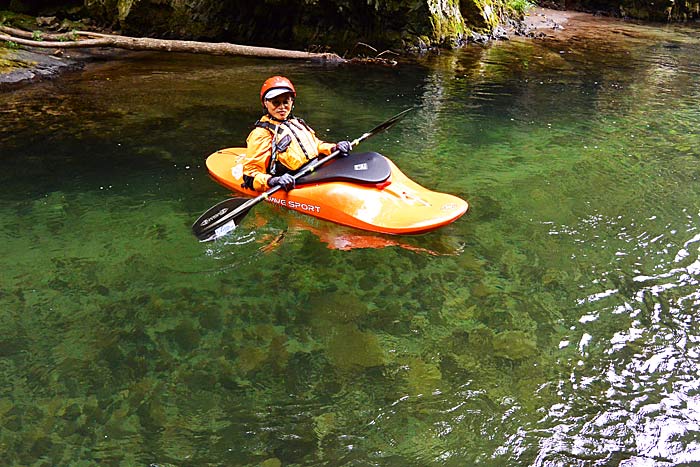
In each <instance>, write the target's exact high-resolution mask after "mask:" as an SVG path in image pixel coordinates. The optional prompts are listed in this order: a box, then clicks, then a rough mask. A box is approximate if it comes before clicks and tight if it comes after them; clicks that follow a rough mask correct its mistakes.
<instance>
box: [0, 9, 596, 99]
mask: <svg viewBox="0 0 700 467" xmlns="http://www.w3.org/2000/svg"><path fill="white" fill-rule="evenodd" d="M590 19H600V18H598V17H594V16H593V15H590V14H587V13H578V12H572V11H559V10H551V9H547V8H539V7H537V8H533V9H532V10H531V11H530V12H529V13H528V14H527V15H526V17H525V19H524V21H523V22H522V24H521V25H520V27H518V28H512V29H511V30H510V31H509V32H508V34H509V35H524V36H528V37H532V38H534V39H538V38H546V37H553V36H555V35H557V34H560V33H561V32H562V31H564V30H567V31H570V30H572V29H576V28H577V26H578V25H579V24H584V23H586V24H587V23H588V21H589V20H590ZM128 53H130V52H128V51H122V50H117V49H66V50H51V49H41V48H32V47H22V48H0V89H2V88H11V87H15V86H19V85H22V84H26V83H29V82H32V81H37V80H43V79H51V78H54V77H56V76H59V75H60V74H62V73H64V72H67V71H75V70H80V69H82V68H84V66H85V65H86V64H87V63H89V62H91V61H97V60H100V61H101V60H109V59H113V58H115V57H120V56H123V55H124V54H128Z"/></svg>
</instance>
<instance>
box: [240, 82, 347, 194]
mask: <svg viewBox="0 0 700 467" xmlns="http://www.w3.org/2000/svg"><path fill="white" fill-rule="evenodd" d="M296 96H297V93H296V89H294V85H293V84H292V82H291V81H290V80H289V79H287V78H285V77H284V76H273V77H271V78H268V79H267V80H266V81H265V82H264V83H263V85H262V88H261V89H260V102H261V103H262V106H263V112H264V114H263V116H262V118H260V120H258V121H257V122H255V129H253V131H251V132H250V134H249V135H248V139H247V140H246V143H247V149H246V157H247V160H246V162H245V163H244V164H243V188H252V189H254V190H256V191H266V190H267V189H268V188H270V187H273V186H277V185H281V186H282V187H283V188H284V189H285V190H287V191H289V190H291V189H292V188H294V177H292V174H294V173H295V172H296V171H297V170H299V169H300V168H301V167H302V166H303V165H304V164H306V163H307V162H309V161H310V160H313V159H315V158H316V157H318V155H319V154H324V155H328V154H330V153H332V152H333V151H335V150H336V149H337V150H338V151H340V154H341V155H342V156H347V155H348V154H349V153H350V149H351V145H350V142H349V141H340V142H338V143H327V142H324V141H321V140H320V139H318V138H317V137H316V133H315V132H314V130H312V129H311V127H310V126H309V125H307V124H306V122H304V120H302V119H300V118H296V117H295V116H294V114H292V110H294V101H295V99H296Z"/></svg>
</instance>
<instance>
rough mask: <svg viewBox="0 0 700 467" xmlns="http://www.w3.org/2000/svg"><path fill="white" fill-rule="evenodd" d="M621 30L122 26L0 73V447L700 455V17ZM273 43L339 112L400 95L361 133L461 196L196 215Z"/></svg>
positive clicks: (466, 456) (527, 458) (401, 460)
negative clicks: (16, 85)
mask: <svg viewBox="0 0 700 467" xmlns="http://www.w3.org/2000/svg"><path fill="white" fill-rule="evenodd" d="M610 37H612V39H611V38H610ZM610 37H586V38H581V37H570V36H562V39H561V40H558V41H554V40H548V41H523V40H513V41H510V42H502V43H496V44H492V45H491V46H490V47H485V48H481V47H472V48H469V49H466V50H463V51H458V52H455V53H443V54H441V55H440V56H436V57H425V58H423V59H421V60H420V61H418V62H417V63H415V64H413V65H403V66H400V67H398V68H395V69H385V68H373V67H369V68H366V67H358V66H346V67H325V66H320V65H312V64H300V63H275V62H271V61H256V60H243V59H224V58H201V57H192V56H165V55H160V56H159V55H137V56H134V57H133V58H131V59H129V60H127V61H126V62H120V63H117V64H114V65H108V64H102V65H98V66H93V67H91V68H90V69H88V70H87V71H85V72H82V73H78V74H72V75H68V76H64V77H62V78H61V79H59V80H56V81H52V82H47V83H42V84H37V85H33V86H30V87H26V88H23V89H21V90H17V91H14V92H7V93H4V94H2V95H0V153H1V158H2V159H1V160H2V164H3V170H2V171H0V183H1V186H2V188H0V197H1V202H0V219H1V220H2V224H1V225H2V227H0V258H2V260H1V261H2V272H1V273H0V274H1V275H0V278H1V282H0V453H2V454H1V456H2V459H3V461H2V462H3V464H4V465H11V466H20V465H21V466H49V465H70V466H93V465H100V466H147V465H149V464H158V465H160V466H178V467H180V466H183V467H184V466H192V467H194V466H257V465H263V466H265V467H273V466H279V465H284V466H382V467H384V466H386V467H405V466H448V467H457V466H459V467H462V466H469V465H486V466H505V465H507V466H530V465H532V466H611V465H615V466H618V465H619V466H626V467H631V466H634V467H637V466H671V465H692V464H693V463H695V462H700V438H699V436H698V433H699V432H700V426H699V424H700V382H699V380H698V378H697V376H698V368H697V362H698V357H699V353H700V349H699V348H698V342H699V341H700V328H699V326H698V320H697V318H696V314H697V312H698V309H699V308H700V293H699V292H698V290H699V289H698V280H699V279H700V257H699V256H700V255H699V251H700V250H699V246H700V231H699V228H700V185H699V184H698V176H699V175H700V167H699V166H698V162H699V160H700V159H699V158H700V149H698V147H700V132H699V131H698V128H699V127H700V106H699V105H698V102H700V45H698V44H700V41H698V39H700V31H699V30H698V29H697V28H686V27H675V28H664V29H655V28H648V27H637V26H633V25H629V24H622V25H620V26H619V30H616V31H614V33H613V34H611V35H610ZM278 73H280V74H286V75H287V76H290V77H291V78H292V79H293V80H294V82H295V83H296V84H297V86H298V90H299V93H300V100H299V102H298V106H297V113H298V114H299V115H301V116H303V117H304V118H305V119H306V120H307V121H308V122H309V123H311V124H312V126H314V127H315V128H316V129H317V130H318V132H319V133H320V134H321V136H323V137H324V138H327V139H329V140H335V139H340V138H346V137H351V138H352V137H356V136H358V135H360V134H362V133H363V132H365V131H367V130H368V129H370V128H372V127H373V126H375V125H376V124H377V123H379V122H381V121H383V120H384V119H385V118H387V117H389V116H391V115H393V114H395V113H397V112H398V111H400V110H402V109H404V108H406V107H409V106H417V110H416V111H415V112H414V113H413V114H412V115H411V116H410V117H409V118H407V119H405V120H404V121H403V122H402V123H401V124H400V125H399V126H397V127H395V128H394V129H392V130H391V132H390V133H387V134H383V135H380V136H377V137H375V138H373V139H371V140H369V141H367V142H366V143H364V144H363V149H371V150H377V151H380V152H382V153H384V154H386V155H388V156H389V157H391V158H392V159H393V160H394V161H395V162H396V163H397V165H399V166H400V167H401V168H402V170H403V171H404V172H405V173H406V174H408V175H409V176H411V177H412V178H413V179H414V180H416V181H418V182H420V183H421V184H423V185H425V186H428V187H430V188H434V189H438V190H440V191H446V192H450V193H454V194H456V195H458V196H461V197H463V198H465V199H467V200H469V201H470V203H471V204H472V209H471V211H470V213H468V214H467V215H466V216H465V217H463V218H462V219H460V220H459V221H457V222H456V223H455V224H452V225H450V226H448V227H446V228H444V229H441V230H439V231H437V232H433V233H430V234H428V235H423V236H418V237H381V236H379V237H377V236H374V237H373V236H371V235H368V234H362V233H361V232H359V231H354V230H352V229H345V228H339V227H336V226H333V225H331V224H327V223H324V222H320V221H314V220H311V219H308V218H302V217H300V216H298V215H295V214H291V213H288V212H283V211H279V210H277V209H275V208H273V207H271V206H267V205H260V206H258V207H256V208H255V210H254V212H253V213H251V215H249V216H248V217H247V218H246V221H245V223H244V224H243V225H242V226H241V227H240V228H239V229H238V230H236V231H235V232H234V233H232V234H231V235H230V236H229V237H227V238H226V239H225V240H223V241H219V242H217V243H215V244H199V243H197V242H196V241H195V239H194V237H193V236H192V235H191V234H190V231H189V225H190V224H191V223H192V221H193V220H194V219H195V218H196V217H197V216H198V215H199V214H200V213H201V212H203V211H204V210H206V209H207V208H208V207H209V206H211V205H212V204H214V203H216V202H218V201H220V200H221V199H223V198H224V197H225V196H227V195H228V193H227V191H226V190H225V189H223V188H222V187H219V186H218V185H216V184H215V183H214V182H213V181H212V180H211V179H210V178H209V177H208V175H207V174H206V169H205V168H204V166H203V161H204V158H205V157H206V155H208V154H209V153H211V152H213V151H215V150H217V149H219V148H222V147H229V146H237V145H241V144H243V142H244V139H245V136H246V135H247V133H248V131H249V129H250V127H251V125H252V123H253V122H254V121H255V120H256V118H257V116H258V113H259V109H258V103H257V99H256V95H257V92H258V89H259V85H260V83H261V82H262V81H263V80H264V79H265V78H266V77H267V76H269V75H271V74H278ZM368 241H374V242H375V244H376V243H377V242H384V244H386V245H387V246H386V247H385V248H355V249H350V250H342V249H337V248H336V249H333V248H330V247H331V246H333V245H336V246H339V245H340V246H347V245H348V242H349V243H350V245H351V246H352V245H355V246H360V245H362V244H364V243H365V242H368ZM392 244H393V245H392ZM396 244H400V245H398V246H397V245H396Z"/></svg>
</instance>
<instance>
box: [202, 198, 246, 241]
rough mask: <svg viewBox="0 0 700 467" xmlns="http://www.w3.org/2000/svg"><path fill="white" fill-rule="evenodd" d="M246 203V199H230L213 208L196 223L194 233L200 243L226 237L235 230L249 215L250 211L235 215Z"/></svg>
mask: <svg viewBox="0 0 700 467" xmlns="http://www.w3.org/2000/svg"><path fill="white" fill-rule="evenodd" d="M246 202H248V199H246V198H229V199H226V200H224V201H222V202H220V203H218V204H216V205H214V206H212V207H211V208H209V209H207V211H206V212H205V213H204V214H202V215H201V216H199V218H198V219H197V220H196V221H194V224H192V233H193V234H194V235H195V237H197V238H198V239H199V241H200V242H208V241H211V240H214V239H217V238H219V237H221V236H223V235H225V234H226V233H228V232H230V231H231V230H233V229H235V228H236V225H237V224H239V223H240V221H241V220H242V219H243V218H244V217H245V216H246V214H248V211H249V209H244V210H243V211H241V212H239V213H235V214H233V213H234V211H235V210H236V209H238V208H240V207H241V206H242V205H243V204H245V203H246Z"/></svg>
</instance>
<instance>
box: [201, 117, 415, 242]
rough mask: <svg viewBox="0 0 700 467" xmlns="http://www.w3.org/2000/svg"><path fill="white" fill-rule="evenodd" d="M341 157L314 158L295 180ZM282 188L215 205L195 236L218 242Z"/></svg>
mask: <svg viewBox="0 0 700 467" xmlns="http://www.w3.org/2000/svg"><path fill="white" fill-rule="evenodd" d="M411 110H413V108H408V109H406V110H404V111H402V112H400V113H398V114H396V115H394V116H393V117H391V118H390V119H389V120H387V121H385V122H383V123H380V124H379V125H377V126H376V127H374V128H373V129H371V130H370V131H368V132H367V133H364V134H363V135H362V136H360V137H359V138H357V139H355V140H353V141H351V142H350V147H351V148H354V147H355V146H357V145H358V144H360V143H361V142H362V141H364V140H366V139H367V138H370V137H372V136H374V135H376V134H378V133H381V132H382V131H386V130H388V129H389V128H391V127H392V126H394V125H395V124H396V123H397V122H398V121H399V120H401V119H402V118H403V117H405V116H406V114H407V113H408V112H410V111H411ZM339 154H340V151H338V150H336V151H333V152H332V153H330V154H329V155H327V156H326V157H323V158H316V159H314V160H313V161H312V162H311V163H310V164H308V165H306V166H305V167H304V168H302V169H301V170H300V171H299V172H297V173H296V174H294V175H293V177H294V180H297V179H298V178H300V177H303V176H304V175H307V174H309V173H311V172H313V171H314V170H315V169H316V167H319V166H321V165H323V164H325V163H326V162H328V161H330V160H331V159H333V158H335V157H338V155H339ZM281 188H282V187H281V186H280V185H277V186H274V187H272V188H270V189H269V190H267V191H265V192H264V193H261V194H260V195H258V196H256V197H255V198H250V199H246V198H230V199H227V200H224V201H222V202H220V203H217V204H215V205H214V206H212V207H211V208H209V209H207V210H206V212H204V214H202V215H201V216H199V218H197V220H196V221H195V222H194V224H192V233H193V234H194V235H195V236H196V237H197V238H198V239H199V241H201V242H208V241H210V240H214V239H216V238H219V237H221V236H223V235H225V234H226V233H228V232H230V231H231V230H233V229H235V228H236V224H238V223H240V221H241V220H242V219H243V218H244V217H245V216H246V214H248V211H250V210H251V208H252V207H253V206H255V205H256V204H258V203H259V202H261V201H264V200H266V199H267V198H269V197H270V196H271V195H273V194H274V193H276V192H277V191H279V190H280V189H281Z"/></svg>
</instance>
